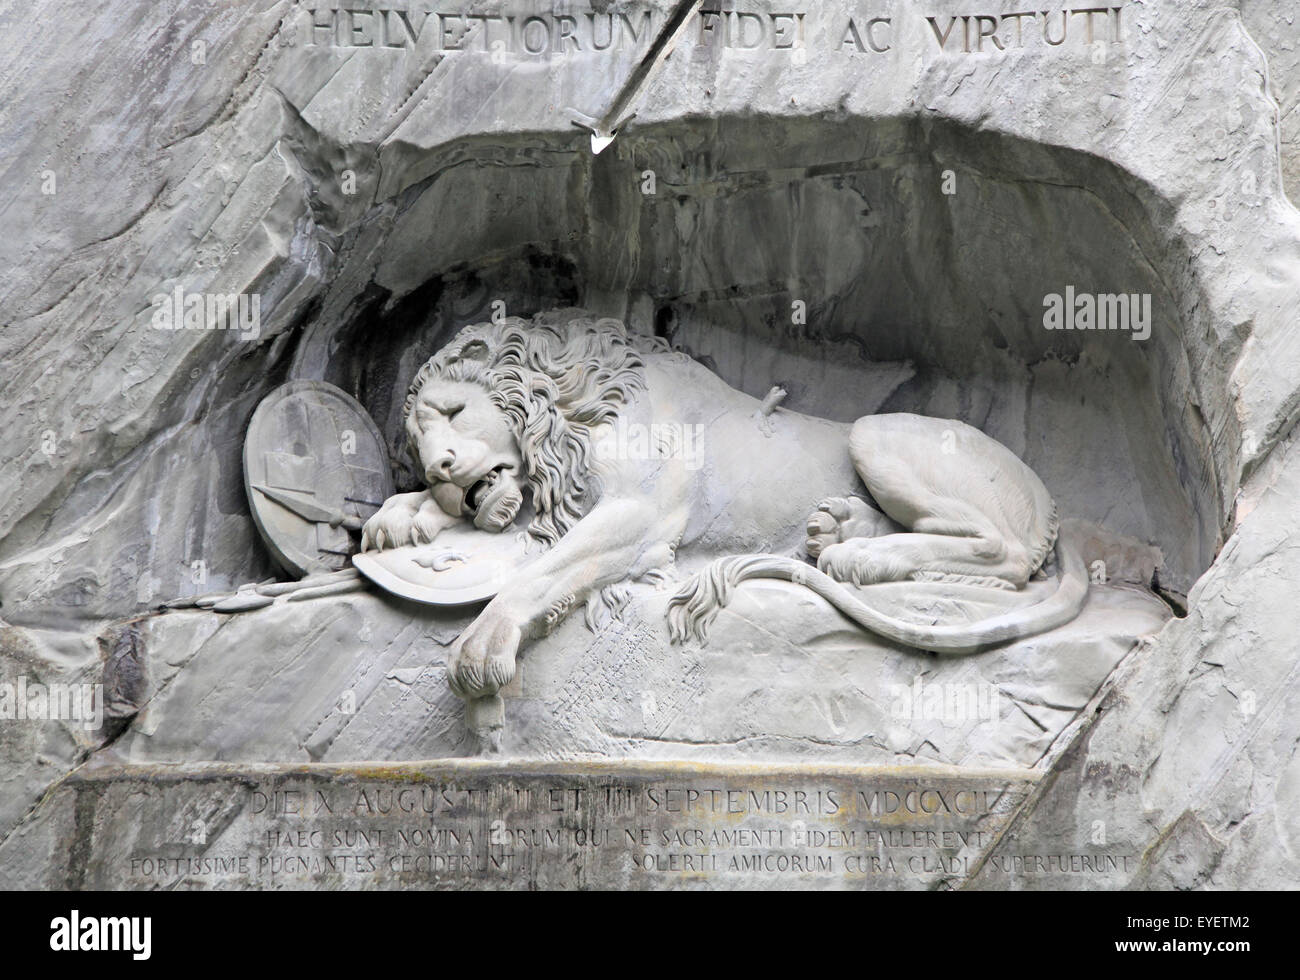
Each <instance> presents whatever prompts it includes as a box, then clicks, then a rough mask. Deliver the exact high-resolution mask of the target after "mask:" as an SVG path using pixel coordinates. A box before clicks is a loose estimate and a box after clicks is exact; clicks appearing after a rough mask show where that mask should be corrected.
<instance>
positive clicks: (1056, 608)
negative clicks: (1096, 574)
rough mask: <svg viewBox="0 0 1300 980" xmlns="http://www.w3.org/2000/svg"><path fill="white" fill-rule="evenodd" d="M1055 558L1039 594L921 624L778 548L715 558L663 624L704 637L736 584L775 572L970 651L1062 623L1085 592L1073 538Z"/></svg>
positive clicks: (935, 646) (939, 643)
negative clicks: (978, 613) (945, 622)
mask: <svg viewBox="0 0 1300 980" xmlns="http://www.w3.org/2000/svg"><path fill="white" fill-rule="evenodd" d="M1056 560H1057V564H1058V565H1059V567H1060V584H1059V585H1058V586H1057V589H1056V591H1055V592H1053V593H1052V595H1051V596H1049V597H1048V598H1046V599H1044V600H1043V601H1042V602H1038V603H1035V604H1034V605H1032V606H1028V607H1025V608H1021V609H1014V610H1012V611H1011V612H1008V613H1004V614H1003V615H1001V616H994V617H992V618H990V619H985V620H981V621H979V622H975V623H965V624H962V625H959V626H923V625H920V624H917V623H908V622H905V621H903V620H901V619H896V618H894V617H893V616H890V615H887V614H886V613H883V612H881V611H880V610H878V609H875V608H873V607H872V606H869V605H867V604H866V603H865V602H863V601H862V600H861V599H859V598H858V597H857V596H855V595H853V594H852V593H851V592H849V590H848V589H846V588H845V587H844V586H843V585H841V584H840V583H839V582H837V581H836V580H835V579H833V578H831V577H830V576H829V575H827V574H825V573H824V572H821V571H818V570H817V569H816V568H813V567H812V566H810V565H807V564H805V563H804V562H802V561H799V560H798V559H795V558H787V557H784V556H781V555H741V556H738V557H733V558H720V559H718V560H717V561H715V562H713V563H712V564H710V565H709V566H708V567H707V568H705V569H704V570H703V571H701V572H699V573H697V574H696V575H693V576H691V578H690V579H689V580H688V581H687V582H686V584H685V585H684V586H683V587H682V588H681V589H680V590H679V591H678V593H677V594H676V595H675V596H673V598H672V600H671V601H670V602H669V604H668V628H669V632H670V634H671V636H672V639H673V641H674V642H680V641H681V640H683V639H685V638H687V637H694V638H696V639H698V640H700V641H703V640H705V639H706V638H707V635H708V630H709V626H710V625H711V624H712V623H713V620H714V619H715V618H716V617H717V615H718V611H719V610H720V609H722V607H724V606H725V605H726V604H727V603H728V602H729V601H730V599H731V594H732V591H733V590H734V589H735V587H736V586H737V585H739V584H740V583H741V582H744V581H747V580H749V579H754V578H775V579H783V580H785V581H787V582H794V583H795V584H797V585H804V586H807V587H808V588H810V589H812V590H813V591H814V592H816V593H817V594H818V595H819V596H821V597H822V598H823V599H825V600H826V601H827V602H829V603H830V604H831V605H833V606H834V607H835V608H836V609H838V610H839V611H840V612H842V613H844V615H846V616H848V617H849V618H850V619H852V620H853V621H854V622H855V623H857V624H858V625H860V626H862V627H864V628H866V629H868V630H870V631H871V632H873V633H876V634H878V635H880V636H884V637H888V638H889V639H891V640H895V641H897V642H899V643H902V644H905V645H907V646H909V647H915V648H916V649H918V650H932V651H934V652H936V653H958V654H960V653H977V652H979V651H980V650H983V649H986V648H988V647H991V646H995V645H997V644H999V643H1006V642H1008V641H1009V640H1016V639H1020V638H1022V637H1026V636H1034V635H1035V634H1038V633H1044V632H1046V631H1047V630H1050V629H1055V628H1056V627H1058V626H1064V625H1065V624H1066V623H1068V622H1070V620H1072V619H1074V617H1075V616H1077V615H1078V614H1079V610H1080V609H1082V608H1083V601H1084V598H1085V597H1086V596H1087V594H1088V572H1087V568H1086V567H1085V566H1084V563H1083V557H1082V556H1081V555H1080V554H1079V552H1078V550H1077V549H1076V548H1075V547H1074V546H1073V545H1072V544H1070V543H1069V542H1067V541H1065V540H1062V539H1058V540H1057V542H1056Z"/></svg>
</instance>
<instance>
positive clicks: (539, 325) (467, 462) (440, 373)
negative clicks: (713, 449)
mask: <svg viewBox="0 0 1300 980" xmlns="http://www.w3.org/2000/svg"><path fill="white" fill-rule="evenodd" d="M644 387H645V374H644V370H643V367H642V360H641V356H640V354H639V352H638V351H637V350H636V349H635V347H634V346H633V345H632V343H631V341H630V340H629V337H628V334H627V330H626V329H625V328H624V326H623V324H622V323H621V322H620V321H618V320H615V319H613V318H611V317H595V316H592V315H590V314H586V313H583V312H582V311H580V310H556V311H553V312H548V313H541V314H538V315H537V316H535V317H533V319H532V320H531V321H530V320H524V319H521V318H519V317H506V318H504V319H502V320H501V321H500V322H495V323H476V324H474V325H473V326H469V327H466V328H464V329H463V330H461V332H460V333H458V334H457V335H456V337H455V339H454V340H452V342H451V343H449V344H448V345H447V346H446V347H444V348H443V349H442V350H440V351H439V352H438V353H437V354H435V355H434V356H433V357H431V358H430V359H429V360H428V362H426V363H425V365H424V366H423V367H422V368H420V370H419V372H417V373H416V375H415V379H414V381H412V383H411V388H410V391H409V392H408V393H407V396H406V407H405V425H406V434H407V440H408V443H409V446H410V450H411V455H412V456H413V457H414V459H415V461H416V464H417V465H418V467H419V469H420V472H421V473H422V474H423V475H424V478H425V479H426V480H427V481H428V484H429V487H430V489H431V490H432V492H433V496H434V499H435V500H437V501H438V504H439V506H441V507H442V508H443V510H445V511H447V512H448V513H450V514H453V515H456V516H460V515H465V516H472V518H473V520H474V523H475V524H476V525H477V526H479V527H481V528H485V529H488V530H495V531H499V530H501V529H502V528H504V527H506V526H508V525H509V524H510V523H511V522H512V521H513V520H514V519H515V516H516V515H517V514H518V513H519V508H520V507H521V506H522V504H523V491H524V490H525V488H526V489H527V490H528V491H529V492H530V493H531V495H532V501H533V509H534V512H535V516H534V518H533V521H532V523H531V524H530V525H529V528H528V530H529V532H530V533H531V534H532V535H533V536H534V537H536V538H538V539H540V540H542V541H544V542H546V543H547V544H554V543H555V542H556V541H558V540H559V538H560V537H561V536H562V535H563V534H564V533H565V532H567V531H568V530H569V528H571V527H572V526H573V524H574V523H575V522H576V521H577V520H578V519H579V518H581V517H582V515H583V513H584V512H585V509H586V506H587V504H588V500H589V494H591V493H594V492H595V491H596V488H595V487H594V486H592V479H591V473H590V460H591V453H592V448H591V432H592V429H593V428H595V427H596V426H598V425H601V424H602V423H606V422H612V421H614V419H615V418H617V416H618V413H619V411H620V410H621V409H622V408H623V406H624V405H626V404H627V402H628V401H630V400H631V398H632V397H633V395H634V394H636V393H637V392H639V391H641V390H643V389H644Z"/></svg>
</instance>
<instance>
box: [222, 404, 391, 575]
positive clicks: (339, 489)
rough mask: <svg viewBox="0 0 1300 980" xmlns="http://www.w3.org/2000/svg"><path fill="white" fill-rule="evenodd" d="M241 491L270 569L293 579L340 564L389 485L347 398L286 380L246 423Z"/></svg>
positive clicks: (379, 453)
mask: <svg viewBox="0 0 1300 980" xmlns="http://www.w3.org/2000/svg"><path fill="white" fill-rule="evenodd" d="M244 489H245V490H246V491H247V493H248V504H249V508H250V509H251V510H252V512H253V521H254V523H255V524H256V525H257V530H258V532H259V533H260V534H261V536H262V540H263V541H265V542H266V546H267V548H268V549H269V550H270V552H271V554H272V556H274V558H275V560H276V563H277V564H278V565H280V566H281V567H282V568H283V569H284V570H285V571H286V572H288V573H289V574H290V575H293V576H295V577H301V576H303V575H307V574H310V573H314V572H329V571H337V570H339V569H341V568H344V567H346V566H347V563H348V558H349V556H350V555H351V554H352V553H353V552H354V551H356V549H357V543H358V541H359V533H358V532H360V530H361V525H362V524H364V523H365V521H366V520H367V519H368V518H369V517H370V516H371V515H372V514H373V513H374V512H375V511H377V510H378V509H379V507H380V505H381V504H382V503H383V502H384V501H385V500H386V499H387V498H388V497H390V496H392V494H393V480H392V474H391V473H390V472H389V468H388V452H387V450H386V449H385V448H384V441H383V438H382V437H381V436H380V434H379V429H378V428H377V427H376V426H375V423H374V421H373V420H372V419H371V418H370V416H369V414H368V413H367V412H366V410H365V409H364V408H362V407H361V404H360V403H359V402H358V401H357V400H356V399H355V398H353V397H352V396H351V395H349V394H347V392H345V391H342V390H341V389H339V388H336V387H334V385H331V384H327V383H325V382H324V381H290V382H289V383H288V384H285V385H282V386H281V387H279V388H277V389H276V390H275V391H273V392H271V394H269V395H267V396H266V397H265V398H264V399H262V402H261V404H260V405H258V406H257V411H255V412H254V413H253V418H252V421H250V422H249V424H248V434H247V436H246V437H245V439H244Z"/></svg>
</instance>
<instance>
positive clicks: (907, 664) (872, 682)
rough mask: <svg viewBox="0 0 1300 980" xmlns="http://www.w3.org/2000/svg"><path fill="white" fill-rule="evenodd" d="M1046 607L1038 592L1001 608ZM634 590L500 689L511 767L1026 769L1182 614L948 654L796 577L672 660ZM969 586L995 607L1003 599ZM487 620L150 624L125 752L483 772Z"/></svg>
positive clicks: (1117, 599) (638, 589) (1103, 610)
mask: <svg viewBox="0 0 1300 980" xmlns="http://www.w3.org/2000/svg"><path fill="white" fill-rule="evenodd" d="M1047 590H1048V586H1047V583H1038V585H1037V587H1036V588H1034V589H1032V590H1030V593H1029V594H1028V595H1026V596H1015V595H1014V594H1005V595H1006V598H1005V599H1004V600H1003V601H1004V603H1005V604H1006V605H1008V606H1010V605H1013V604H1014V603H1015V602H1017V601H1018V602H1021V603H1024V602H1030V601H1037V600H1039V599H1040V598H1041V595H1042V593H1043V592H1045V591H1047ZM630 591H631V595H630V596H629V602H628V605H627V606H626V607H625V608H624V611H623V613H622V615H621V617H620V618H619V619H617V620H608V621H606V622H605V623H603V624H601V625H600V626H599V627H598V628H597V629H596V630H594V631H593V630H591V629H589V628H588V626H587V625H586V624H585V622H584V621H583V617H582V616H581V615H577V616H573V617H571V618H570V619H569V620H567V621H566V622H565V623H564V624H563V625H562V626H561V627H560V628H559V629H558V630H557V631H556V632H555V633H553V634H552V635H551V636H549V637H547V638H546V639H545V640H542V641H540V642H538V643H536V644H533V645H532V646H530V647H528V648H527V650H526V652H525V654H524V656H523V658H522V660H521V668H520V672H519V674H518V675H517V676H516V678H515V680H514V681H513V682H512V683H511V685H510V686H509V687H508V688H507V689H506V690H505V692H504V693H505V701H506V726H505V745H504V749H505V751H506V753H507V754H508V755H511V756H515V757H518V758H541V759H584V758H586V759H593V758H595V759H599V758H678V759H688V758H689V759H699V760H709V759H728V758H730V759H738V760H739V759H748V760H756V761H758V760H762V761H781V760H787V761H788V760H806V759H814V758H823V759H833V760H836V761H840V762H857V763H866V762H872V763H877V764H884V765H894V764H911V763H916V762H924V763H939V764H950V765H956V764H963V765H975V766H1000V767H1014V766H1022V767H1026V768H1029V767H1032V766H1034V765H1035V764H1036V763H1038V762H1039V761H1040V760H1041V759H1043V757H1044V756H1045V755H1047V754H1048V752H1049V751H1050V749H1051V747H1052V745H1053V742H1054V740H1055V739H1056V738H1057V736H1058V735H1059V734H1060V733H1061V731H1062V730H1063V729H1064V728H1065V726H1066V725H1067V724H1069V723H1070V722H1071V721H1072V720H1073V719H1074V717H1075V715H1076V714H1077V713H1078V711H1079V710H1080V709H1081V708H1083V707H1084V705H1086V704H1087V703H1088V702H1089V700H1090V699H1091V698H1092V697H1093V695H1094V694H1095V693H1096V692H1097V689H1098V688H1099V687H1100V685H1101V683H1102V681H1103V680H1104V679H1105V677H1106V676H1107V675H1108V674H1109V673H1110V671H1111V670H1112V669H1113V668H1114V667H1115V666H1116V665H1117V664H1118V663H1119V662H1120V661H1121V660H1123V659H1124V657H1125V656H1126V655H1127V654H1128V653H1129V652H1130V651H1131V650H1132V649H1133V648H1134V645H1135V644H1136V643H1137V641H1138V640H1139V638H1141V637H1143V636H1147V635H1150V634H1152V633H1155V632H1157V631H1158V630H1159V629H1160V628H1161V626H1162V625H1163V624H1164V621H1165V619H1166V617H1167V615H1168V609H1167V608H1166V607H1165V606H1164V604H1163V603H1161V602H1159V601H1158V600H1156V599H1154V598H1152V597H1151V596H1150V595H1149V594H1148V593H1144V591H1142V590H1139V589H1137V588H1134V587H1132V586H1120V585H1116V586H1109V587H1094V588H1093V590H1091V592H1090V596H1089V600H1088V605H1087V607H1086V608H1085V611H1084V613H1083V614H1082V615H1081V616H1080V617H1079V619H1078V620H1076V622H1075V623H1073V624H1071V626H1070V627H1067V628H1066V629H1064V630H1061V631H1056V632H1053V633H1051V634H1048V635H1045V636H1040V637H1032V638H1029V639H1027V640H1022V641H1020V642H1018V643H1015V644H1011V645H1010V646H1008V647H1006V648H1005V649H1003V650H997V651H990V652H989V653H986V654H980V655H976V656H972V657H963V658H944V657H936V656H934V655H918V654H916V653H915V652H913V651H908V650H906V649H904V648H902V647H899V646H897V645H895V644H892V643H889V642H887V641H883V640H873V639H872V638H870V637H865V636H864V635H863V634H862V632H861V630H860V629H858V628H857V627H856V626H854V624H852V623H851V622H849V621H848V620H847V619H845V618H844V617H842V616H841V615H840V614H839V613H837V612H836V611H835V610H834V609H833V608H832V607H831V606H830V605H829V604H828V603H826V602H825V601H824V600H822V599H820V598H818V597H816V596H812V595H809V594H808V593H806V592H804V591H803V590H801V589H798V588H796V587H795V586H791V585H789V584H787V583H783V582H772V583H756V584H754V585H751V586H749V587H747V588H746V589H744V590H742V593H741V594H740V595H738V596H737V599H736V600H735V602H734V603H733V604H732V605H731V606H729V607H728V608H727V609H726V610H724V611H723V613H722V614H721V616H720V619H719V621H718V622H717V623H716V624H715V626H714V629H713V632H712V633H711V634H710V640H709V643H708V645H707V646H701V645H700V644H698V643H688V644H679V645H674V644H670V643H669V642H668V638H667V620H666V606H667V602H668V593H665V592H656V590H655V589H654V588H653V587H650V586H635V587H633V588H632V589H631V590H630ZM918 591H919V592H920V593H921V595H920V598H918ZM926 591H927V590H926V589H925V588H924V587H921V586H911V587H906V588H903V587H899V586H875V587H869V588H865V589H863V590H862V592H863V594H864V595H866V596H867V597H868V598H870V599H871V601H874V602H882V603H885V604H886V606H885V607H886V608H890V607H891V605H892V606H893V607H895V608H896V609H897V610H898V611H899V613H900V614H902V615H907V611H908V608H909V606H914V607H915V609H916V610H918V611H919V612H920V613H921V614H922V615H920V616H917V618H918V619H922V618H923V616H924V615H926V614H928V615H930V616H933V615H934V614H935V610H936V609H938V610H942V609H943V606H944V605H945V603H946V604H949V605H951V604H952V602H953V600H952V598H951V597H950V595H945V593H946V592H950V590H944V591H941V590H940V589H938V588H936V587H934V586H931V587H930V588H929V590H928V592H929V598H928V599H927V598H926V597H925V593H926ZM971 591H972V592H976V593H979V594H980V598H982V599H984V600H985V601H986V602H987V601H988V599H987V590H971ZM891 594H892V595H893V597H894V598H893V599H892V602H891ZM994 601H996V598H995V600H994ZM977 608H978V609H979V612H980V613H982V614H985V615H986V614H987V613H988V612H989V611H990V610H988V609H987V608H986V607H977ZM477 611H478V609H477V608H474V607H471V608H470V609H469V610H468V611H466V612H459V611H454V610H453V611H439V610H438V609H436V608H434V607H430V606H421V605H417V604H415V603H409V602H404V601H401V600H397V599H392V598H389V597H387V596H383V595H376V594H355V595H350V596H346V597H338V598H325V599H319V600H313V601H310V602H296V603H295V602H286V601H283V600H282V601H280V602H278V603H276V605H274V606H272V607H270V608H268V609H264V610H259V611H256V612H249V613H244V614H241V615H239V616H237V617H223V616H221V615H220V614H218V613H213V612H205V611H178V612H175V613H170V614H168V615H166V616H161V617H157V618H154V619H152V620H150V621H148V622H147V624H146V625H145V629H144V638H143V645H144V647H145V649H147V650H148V651H150V652H149V654H148V663H149V668H150V670H149V680H148V688H147V690H146V692H145V696H144V698H142V700H141V703H142V704H143V709H142V710H141V712H140V714H139V716H138V717H137V718H136V719H135V721H134V723H133V724H132V725H131V727H130V729H129V730H128V731H127V732H125V733H124V734H123V735H122V736H121V738H119V739H118V740H117V741H116V742H115V743H114V745H113V749H112V754H113V755H114V756H115V757H117V758H120V759H122V760H124V761H130V762H141V763H145V762H150V763H152V762H195V761H203V760H219V761H230V762H340V763H342V762H364V761H367V760H372V759H392V760H419V759H433V758H445V757H458V756H460V757H464V756H472V755H475V754H477V752H478V745H477V743H476V742H475V740H474V739H473V738H472V737H471V736H470V734H469V733H468V732H467V731H466V729H465V722H464V712H463V708H462V703H461V702H460V700H459V699H457V698H456V697H455V696H454V695H452V694H451V692H450V691H449V690H448V686H447V678H446V669H445V660H446V653H447V651H446V648H447V646H448V645H449V644H450V643H451V641H452V640H454V639H455V638H456V636H457V635H458V634H459V633H460V632H461V631H462V630H463V629H464V628H465V626H467V625H468V624H469V622H470V621H471V619H472V618H473V616H474V614H475V613H476V612H477ZM172 651H175V653H174V654H172Z"/></svg>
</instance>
